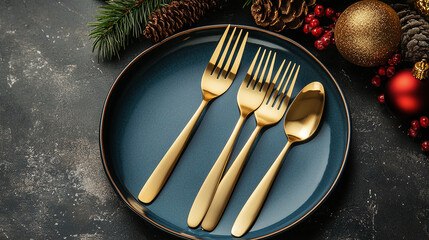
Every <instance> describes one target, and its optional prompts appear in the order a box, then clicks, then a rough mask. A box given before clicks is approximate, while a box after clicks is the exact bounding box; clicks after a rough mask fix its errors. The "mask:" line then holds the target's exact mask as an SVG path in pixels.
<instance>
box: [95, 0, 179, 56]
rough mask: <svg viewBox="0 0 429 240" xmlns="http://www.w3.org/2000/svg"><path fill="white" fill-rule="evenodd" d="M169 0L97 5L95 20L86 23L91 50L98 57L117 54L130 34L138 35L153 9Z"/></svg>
mask: <svg viewBox="0 0 429 240" xmlns="http://www.w3.org/2000/svg"><path fill="white" fill-rule="evenodd" d="M171 1H172V0H110V1H108V2H107V3H108V4H107V5H104V6H101V7H100V9H99V10H98V11H97V12H98V13H99V15H96V16H95V19H96V22H93V23H89V24H88V27H91V28H92V30H91V33H90V34H89V37H90V38H94V42H93V43H92V51H93V52H94V51H95V50H96V49H97V51H98V58H99V59H100V58H101V59H109V60H110V59H112V58H114V57H118V58H119V51H120V50H122V49H125V46H127V45H128V44H129V43H130V41H131V40H132V39H133V38H139V37H140V36H141V35H142V32H143V28H144V26H145V25H146V23H147V22H148V18H149V16H150V15H151V13H152V12H153V11H155V10H156V9H159V8H161V7H163V6H164V5H165V4H168V3H170V2H171Z"/></svg>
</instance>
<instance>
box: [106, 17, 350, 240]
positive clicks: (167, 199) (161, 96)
mask: <svg viewBox="0 0 429 240" xmlns="http://www.w3.org/2000/svg"><path fill="white" fill-rule="evenodd" d="M225 27H226V26H225V25H217V26H208V27H202V28H196V29H192V30H188V31H185V32H182V33H179V34H177V35H175V36H173V37H171V38H169V39H167V40H165V41H163V42H161V43H159V44H156V45H155V46H153V47H151V48H149V49H148V50H146V51H145V52H143V53H141V54H140V55H139V56H138V57H137V58H136V59H134V60H133V61H132V62H131V63H130V64H129V65H128V66H127V67H126V68H125V69H124V71H123V72H122V73H121V74H120V75H119V77H118V78H117V79H116V82H115V83H114V85H113V86H112V88H111V90H110V92H109V94H108V97H107V99H106V102H105V106H104V111H103V114H102V118H101V126H100V145H101V155H102V160H103V164H104V168H105V170H106V173H107V175H108V178H109V179H110V181H111V182H112V184H113V187H114V188H115V190H116V191H117V192H118V194H119V196H120V197H121V198H122V200H123V201H124V202H125V203H126V204H127V205H128V206H129V207H130V208H131V209H132V210H133V211H134V212H135V213H137V214H138V215H140V216H141V217H143V218H144V219H146V220H148V221H149V222H151V223H153V224H154V225H156V226H157V227H160V228H161V229H164V230H166V231H168V232H170V233H172V234H175V235H177V236H181V237H184V238H190V239H195V238H204V239H219V238H223V239H228V238H230V239H233V237H232V236H231V234H230V231H231V227H232V224H233V222H234V220H235V218H236V217H237V214H238V213H239V211H240V209H241V208H242V207H243V205H244V203H245V202H246V200H247V198H248V197H249V196H250V194H251V193H252V191H253V189H254V188H255V187H256V185H257V184H258V182H259V181H260V180H261V178H262V177H263V175H264V174H265V172H266V170H267V169H268V168H269V166H270V165H271V163H272V162H273V161H274V159H275V158H276V156H277V155H278V153H279V152H280V151H281V149H282V148H283V146H284V144H285V143H286V136H285V134H284V131H283V120H282V121H281V122H280V123H279V124H277V125H275V126H273V127H271V128H267V129H266V131H264V132H263V134H262V135H260V136H261V137H260V138H259V139H258V140H257V142H256V144H255V146H254V148H253V150H252V152H251V154H250V157H249V158H248V160H247V163H246V165H245V167H244V169H243V172H242V175H241V177H240V179H239V181H238V183H237V186H236V188H235V191H234V193H233V195H232V197H231V200H230V202H229V205H228V206H227V208H226V210H225V213H224V215H223V217H222V219H221V221H220V222H219V225H218V226H217V228H216V229H215V230H214V231H213V232H205V231H202V230H201V229H191V228H188V226H187V224H186V222H187V217H188V212H189V210H190V208H191V205H192V203H193V200H194V198H195V196H196V194H197V192H198V190H199V188H200V186H201V184H202V182H203V181H204V179H205V177H206V176H207V174H208V172H209V171H210V169H211V167H212V165H213V164H214V162H215V160H216V159H217V157H218V154H219V153H220V152H221V150H222V148H223V146H224V144H225V143H226V141H227V139H228V137H229V135H230V133H231V132H232V129H233V127H234V125H235V123H236V121H237V119H238V117H239V111H238V107H237V100H236V94H237V91H238V88H239V86H240V84H241V82H242V80H243V79H244V76H245V74H246V72H247V69H248V67H249V65H250V62H251V60H252V58H253V56H254V54H255V53H256V51H257V49H258V48H259V47H260V46H262V47H263V48H268V49H272V50H274V51H276V52H277V62H276V65H277V67H278V66H279V65H280V63H281V60H282V59H283V58H285V59H287V60H293V61H294V62H296V63H298V64H300V65H301V71H300V74H299V77H298V80H297V82H296V85H295V89H294V91H293V94H292V98H294V97H295V95H296V94H297V93H298V92H299V91H300V90H301V89H302V88H303V87H304V86H305V85H307V84H308V83H310V82H313V81H320V82H321V83H322V84H323V85H324V87H325V90H326V105H325V112H324V117H323V119H322V122H321V126H320V127H319V130H318V132H317V133H316V136H315V137H314V138H312V139H311V140H310V141H308V142H306V143H305V144H296V145H294V146H293V147H292V148H291V150H290V152H289V153H288V154H287V155H286V159H285V161H284V164H283V166H282V168H281V169H280V171H279V174H278V176H277V179H276V181H275V182H274V184H273V187H272V189H271V192H270V194H269V196H268V198H267V200H266V202H265V205H264V207H263V209H262V211H261V213H260V215H259V217H258V219H257V220H256V222H255V224H254V226H253V227H252V228H251V230H250V231H249V232H248V233H247V234H246V235H244V236H243V238H263V237H267V236H272V235H274V234H276V233H279V232H281V231H284V230H286V229H288V228H290V227H291V226H293V225H295V224H296V223H298V222H300V221H301V220H302V219H304V218H305V217H306V216H308V215H309V214H310V213H311V212H312V211H314V209H315V208H316V207H317V206H319V205H320V204H321V203H322V202H323V200H324V199H325V198H326V197H327V195H328V194H329V193H330V192H331V190H332V188H333V187H334V185H335V184H336V182H337V181H338V178H339V176H340V174H341V172H342V170H343V168H344V164H345V161H346V157H347V152H348V147H349V142H350V120H349V113H348V109H347V105H346V102H345V99H344V96H343V94H342V92H341V90H340V88H339V86H338V84H337V83H336V82H335V80H334V79H333V77H332V75H331V74H330V73H329V72H328V71H327V70H326V68H325V67H324V66H323V65H322V64H321V63H320V62H319V61H318V60H317V59H316V58H315V57H314V56H312V55H311V54H310V53H309V52H308V51H307V50H305V49H304V48H303V47H301V46H300V45H298V44H297V43H295V42H293V41H291V40H290V39H288V38H286V37H284V36H281V35H278V34H274V33H271V32H268V31H264V30H261V29H257V28H252V27H245V26H238V27H239V28H243V29H245V30H246V31H248V32H249V40H248V42H247V45H246V49H245V52H244V55H243V59H242V62H241V66H240V69H239V72H238V75H237V77H236V79H235V81H234V83H233V85H232V86H231V88H230V89H229V90H228V91H227V92H226V93H225V94H223V95H222V96H220V97H219V98H217V99H215V100H214V101H213V102H212V103H211V104H210V105H209V106H208V108H207V111H206V112H205V113H204V114H203V116H202V118H201V120H200V122H199V125H198V128H197V130H196V131H195V133H194V135H193V137H192V139H191V140H190V142H189V145H188V147H187V148H186V149H185V151H184V153H183V155H182V157H181V158H180V160H179V162H178V163H177V165H176V168H175V169H174V171H173V173H172V175H171V176H170V178H169V180H168V181H167V183H166V185H165V186H164V188H163V190H162V191H161V193H160V194H159V195H158V197H157V198H156V199H155V200H154V201H153V202H152V203H151V204H148V205H146V204H142V203H140V202H139V201H138V200H137V196H138V194H139V192H140V189H141V187H142V186H143V184H144V183H145V182H146V180H147V179H148V178H149V176H150V174H151V173H152V171H153V170H154V169H155V167H156V166H157V164H158V162H159V161H160V159H161V158H162V157H163V156H164V154H165V152H166V151H167V150H168V148H169V147H170V145H171V144H172V143H173V141H174V140H175V139H176V137H177V136H178V135H179V133H180V131H181V130H182V129H183V127H184V126H185V125H186V123H187V122H188V120H189V119H190V118H191V116H192V114H193V113H194V111H195V110H196V109H197V108H198V106H199V104H200V102H201V76H202V73H203V71H204V69H205V67H206V65H207V63H208V60H209V59H210V56H211V54H212V52H213V50H214V48H215V47H216V44H217V42H218V40H219V39H220V36H221V34H222V33H223V31H224V29H225ZM292 100H293V99H292ZM254 127H255V119H254V117H253V115H252V116H250V117H249V118H248V120H247V121H246V123H245V125H244V126H243V129H242V131H241V133H240V135H239V137H238V141H237V144H236V146H235V148H234V150H233V153H232V155H231V159H234V158H235V156H236V155H237V154H238V152H239V150H240V149H241V147H242V146H243V145H244V143H245V142H246V140H247V138H248V137H249V135H250V133H251V131H252V130H253V129H254Z"/></svg>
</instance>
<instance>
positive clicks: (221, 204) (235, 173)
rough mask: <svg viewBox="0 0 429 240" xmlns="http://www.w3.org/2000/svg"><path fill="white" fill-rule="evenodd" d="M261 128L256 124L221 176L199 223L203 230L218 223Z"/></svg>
mask: <svg viewBox="0 0 429 240" xmlns="http://www.w3.org/2000/svg"><path fill="white" fill-rule="evenodd" d="M261 129H262V126H259V125H257V126H256V128H255V130H253V133H252V135H250V137H249V139H248V140H247V142H246V144H245V145H244V147H243V148H242V149H241V151H240V153H239V154H238V156H237V157H236V158H235V160H234V162H233V163H232V165H231V167H230V168H229V169H228V171H227V172H226V173H225V176H223V178H222V180H221V181H220V183H219V186H218V188H217V190H216V193H215V195H214V197H213V201H212V202H211V204H210V207H209V210H207V214H206V216H205V217H204V220H203V223H202V224H201V227H202V228H203V229H204V230H205V231H212V230H213V229H214V228H215V227H216V225H217V224H218V223H219V220H220V218H221V217H222V214H223V212H224V210H225V208H226V205H227V204H228V201H229V199H230V197H231V195H232V192H233V190H234V188H235V185H236V183H237V181H238V178H239V176H240V173H241V170H242V169H243V166H244V163H245V161H246V158H247V155H248V154H249V152H250V149H251V148H252V146H253V143H254V142H255V140H256V138H257V137H258V135H259V132H260V131H261Z"/></svg>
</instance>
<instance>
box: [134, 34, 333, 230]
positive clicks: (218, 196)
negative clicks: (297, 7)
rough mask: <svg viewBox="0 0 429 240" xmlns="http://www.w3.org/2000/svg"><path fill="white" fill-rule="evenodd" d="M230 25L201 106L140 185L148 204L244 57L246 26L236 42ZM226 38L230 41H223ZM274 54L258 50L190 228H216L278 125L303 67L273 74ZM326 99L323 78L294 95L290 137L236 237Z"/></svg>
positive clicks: (241, 217) (206, 76)
mask: <svg viewBox="0 0 429 240" xmlns="http://www.w3.org/2000/svg"><path fill="white" fill-rule="evenodd" d="M229 30H230V26H228V27H227V28H226V30H225V32H224V33H223V35H222V37H221V39H220V40H219V42H218V44H217V46H216V49H215V50H214V52H213V55H212V56H211V58H210V61H209V63H208V65H207V67H206V69H205V70H204V73H203V76H202V80H201V89H202V102H201V104H200V106H199V107H198V109H197V110H196V112H195V113H194V115H193V116H192V118H191V119H190V120H189V122H188V124H187V125H186V126H185V127H184V129H183V130H182V132H181V133H180V134H179V136H178V137H177V138H176V140H175V141H174V143H173V144H172V145H171V147H170V148H169V150H168V151H167V153H166V154H165V155H164V157H163V158H162V159H161V161H160V162H159V164H158V166H157V167H156V168H155V170H154V171H153V172H152V174H151V175H150V177H149V179H148V180H147V181H146V183H145V184H144V186H143V187H142V189H141V191H140V193H139V195H138V199H139V200H140V201H141V202H143V203H150V202H152V201H153V200H154V199H155V198H156V196H157V195H158V193H159V192H160V191H161V189H162V188H163V186H164V184H165V183H166V181H167V180H168V178H169V176H170V174H171V172H172V170H173V169H174V166H175V165H176V163H177V161H178V159H179V158H180V155H181V153H182V151H183V150H184V148H185V146H186V144H187V143H188V141H189V139H190V136H191V133H192V131H193V129H194V128H195V125H196V123H197V121H198V120H199V118H200V116H201V114H202V112H203V110H204V109H205V108H206V107H207V105H208V103H209V102H210V101H212V100H214V99H215V98H217V97H219V96H220V95H222V94H223V93H225V92H226V91H227V90H228V88H229V87H230V86H231V85H232V82H233V81H234V79H235V77H236V75H237V71H238V68H239V65H240V62H241V58H242V56H243V52H244V48H245V45H246V42H247V38H248V33H245V34H244V36H243V37H242V35H243V34H242V30H240V32H239V33H238V36H237V37H236V39H235V41H233V39H234V36H235V35H236V28H234V29H233V30H232V33H231V34H230V36H229V38H228V40H227V35H228V32H229ZM225 42H226V45H225V46H223V45H224V43H225ZM231 46H232V48H231V49H230V47H231ZM222 50H223V52H222ZM221 52H222V54H221ZM261 52H262V53H261ZM275 59H276V53H273V52H272V51H268V53H267V50H263V51H261V48H259V50H258V51H257V53H256V54H255V56H254V58H253V60H252V62H251V65H250V67H249V69H248V71H247V74H246V76H245V78H244V80H243V82H242V84H241V86H240V88H239V90H238V93H237V105H238V108H239V110H240V117H239V119H238V120H237V123H236V125H235V127H234V129H233V131H232V133H231V135H230V137H229V139H228V141H227V142H226V144H225V146H224V148H223V150H222V152H221V153H220V155H219V156H218V158H217V160H216V161H215V163H214V165H213V167H212V169H211V170H210V172H209V174H208V175H207V177H206V179H205V180H204V182H203V184H202V185H201V188H200V190H199V192H198V194H197V195H196V197H195V200H194V202H193V204H192V207H191V209H190V212H189V215H188V221H187V223H188V226H189V227H191V228H196V227H198V226H199V225H201V228H202V229H203V230H205V231H212V230H213V229H214V228H215V227H216V225H217V224H218V222H219V221H220V219H221V217H222V214H223V212H224V210H225V208H226V206H227V204H228V201H229V199H230V197H231V195H232V193H233V191H234V188H235V185H236V183H237V181H238V178H239V177H240V174H241V172H242V169H243V166H244V164H245V162H246V159H247V157H248V155H249V152H250V150H251V148H252V147H253V145H254V143H255V140H256V139H257V137H258V136H259V135H260V133H261V130H262V129H263V128H264V127H269V126H273V125H275V124H277V123H278V122H279V121H280V120H281V119H282V118H283V116H284V115H285V112H286V109H287V108H288V103H289V100H290V98H291V95H292V90H293V88H294V85H295V82H296V80H297V77H298V73H299V71H300V66H299V65H297V64H296V63H292V62H291V61H289V62H288V63H286V60H283V61H282V63H281V65H280V67H279V68H278V69H277V70H276V71H275V72H276V73H275V75H274V77H273V78H272V76H273V71H274V64H275ZM225 60H226V62H225ZM231 64H232V65H231ZM271 78H272V79H271ZM324 103H325V91H324V88H323V85H322V84H321V83H319V82H312V83H310V84H308V85H307V86H305V87H304V88H303V89H302V90H301V91H300V93H298V95H297V96H296V97H295V99H294V101H293V102H292V104H291V105H290V107H289V110H288V111H287V112H286V116H285V119H284V131H285V134H286V137H287V139H288V140H287V142H286V144H285V147H284V148H283V150H282V151H281V152H280V154H279V155H278V157H277V159H276V160H275V161H274V162H273V164H272V166H271V167H270V168H269V170H268V171H267V173H266V174H265V176H264V177H263V178H262V180H261V181H260V183H259V184H258V186H257V187H256V188H255V190H254V191H253V193H252V194H251V196H250V197H249V199H248V200H247V202H246V203H245V205H244V207H243V208H242V209H241V211H240V213H239V214H238V216H237V218H236V220H235V222H234V224H233V227H232V230H231V234H232V235H233V236H235V237H241V236H243V235H244V234H245V233H246V232H247V231H248V230H249V229H250V228H251V226H252V225H253V223H254V222H255V220H256V218H257V216H258V214H259V212H260V210H261V208H262V206H263V203H264V201H265V199H266V197H267V195H268V192H269V190H270V188H271V185H272V183H273V182H274V179H275V177H276V175H277V172H278V170H279V169H280V167H281V164H282V162H283V159H284V157H285V155H286V153H287V151H288V149H289V148H290V146H291V145H292V144H293V143H296V142H300V141H305V140H307V139H309V138H310V137H311V136H312V135H313V134H314V133H315V132H316V130H317V128H318V125H319V123H320V120H321V117H322V114H323V109H324ZM252 113H253V114H254V116H255V120H256V127H255V129H254V130H253V132H252V134H251V135H250V137H249V139H248V140H247V142H246V144H245V145H244V146H243V148H242V149H241V150H240V152H239V154H238V155H237V157H236V158H235V159H234V160H233V161H232V164H231V166H230V167H229V169H228V170H227V171H226V173H225V174H224V171H225V167H226V165H227V162H228V160H229V158H230V155H231V152H232V149H233V147H234V145H235V142H236V140H237V137H238V134H239V132H240V129H241V127H242V126H243V124H244V122H245V121H246V119H247V118H248V117H249V116H250V115H251V114H252Z"/></svg>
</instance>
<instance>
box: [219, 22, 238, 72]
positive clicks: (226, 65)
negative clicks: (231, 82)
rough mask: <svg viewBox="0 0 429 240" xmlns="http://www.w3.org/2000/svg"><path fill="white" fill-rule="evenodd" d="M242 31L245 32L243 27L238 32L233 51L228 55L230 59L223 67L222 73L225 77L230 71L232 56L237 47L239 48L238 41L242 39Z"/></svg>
mask: <svg viewBox="0 0 429 240" xmlns="http://www.w3.org/2000/svg"><path fill="white" fill-rule="evenodd" d="M234 30H235V29H234ZM242 32H243V29H241V30H240V32H239V33H238V36H237V39H236V40H235V43H234V46H233V47H232V50H231V53H230V54H229V57H228V60H227V61H226V64H225V66H224V67H223V70H222V75H221V76H222V77H223V78H225V76H226V74H227V73H228V70H229V65H230V64H231V61H232V57H233V56H234V53H235V49H236V48H237V45H238V42H239V40H240V37H241V33H242ZM233 35H234V34H232V36H233ZM224 54H226V51H225V53H224Z"/></svg>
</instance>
